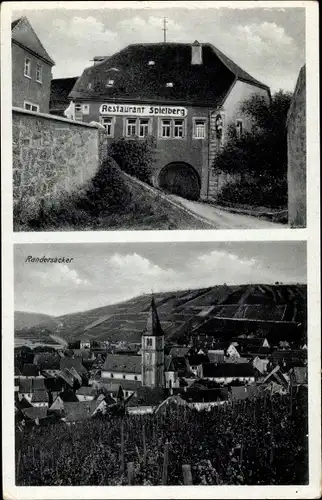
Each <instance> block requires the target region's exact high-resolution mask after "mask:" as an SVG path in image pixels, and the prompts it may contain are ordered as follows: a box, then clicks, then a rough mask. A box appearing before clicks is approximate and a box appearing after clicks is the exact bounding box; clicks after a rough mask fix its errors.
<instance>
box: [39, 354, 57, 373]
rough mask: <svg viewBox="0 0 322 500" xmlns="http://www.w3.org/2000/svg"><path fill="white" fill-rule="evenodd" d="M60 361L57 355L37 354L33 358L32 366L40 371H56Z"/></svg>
mask: <svg viewBox="0 0 322 500" xmlns="http://www.w3.org/2000/svg"><path fill="white" fill-rule="evenodd" d="M60 359H61V358H60V356H59V354H51V353H39V354H36V355H35V357H34V364H35V365H37V366H38V367H39V369H40V370H57V369H59V363H60Z"/></svg>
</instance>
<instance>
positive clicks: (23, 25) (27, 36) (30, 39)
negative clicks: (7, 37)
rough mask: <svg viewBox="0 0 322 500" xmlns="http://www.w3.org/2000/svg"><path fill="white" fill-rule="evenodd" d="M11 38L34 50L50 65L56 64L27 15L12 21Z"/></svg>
mask: <svg viewBox="0 0 322 500" xmlns="http://www.w3.org/2000/svg"><path fill="white" fill-rule="evenodd" d="M11 38H12V41H13V42H16V43H17V44H18V45H21V46H22V47H24V48H25V49H27V50H29V51H31V52H33V53H34V54H35V55H36V56H38V57H40V58H41V59H43V60H44V61H46V62H47V63H48V64H50V66H54V65H55V62H54V61H53V60H52V58H51V57H50V56H49V55H48V52H47V51H46V49H45V48H44V46H43V45H42V43H41V41H40V40H39V38H38V36H37V35H36V33H35V31H34V30H33V28H32V26H31V24H30V23H29V21H28V19H27V18H26V17H24V16H23V17H20V18H19V19H17V20H15V21H13V22H12V23H11Z"/></svg>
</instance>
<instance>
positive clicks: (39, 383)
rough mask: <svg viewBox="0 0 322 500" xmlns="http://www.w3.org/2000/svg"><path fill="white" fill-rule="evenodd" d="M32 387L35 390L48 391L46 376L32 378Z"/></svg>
mask: <svg viewBox="0 0 322 500" xmlns="http://www.w3.org/2000/svg"><path fill="white" fill-rule="evenodd" d="M32 389H33V391H46V385H45V379H44V378H34V379H32Z"/></svg>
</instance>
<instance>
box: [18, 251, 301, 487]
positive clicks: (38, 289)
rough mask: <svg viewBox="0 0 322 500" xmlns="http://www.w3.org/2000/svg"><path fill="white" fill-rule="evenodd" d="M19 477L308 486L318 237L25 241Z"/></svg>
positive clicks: (73, 482) (22, 480) (31, 480)
mask: <svg viewBox="0 0 322 500" xmlns="http://www.w3.org/2000/svg"><path fill="white" fill-rule="evenodd" d="M14 271H15V288H14V295H15V337H14V340H15V345H14V401H15V474H16V485H17V486H81V485H87V486H96V485H100V486H112V485H114V486H115V485H124V486H126V485H151V486H156V485H305V484H308V482H309V481H308V479H309V475H308V377H307V286H306V243H305V242H300V241H293V242H291V241H285V242H265V241H263V242H261V241H259V242H230V243H222V242H198V243H194V242H185V243H97V244H96V243H91V244H87V243H86V244H79V243H78V244H16V245H15V255H14Z"/></svg>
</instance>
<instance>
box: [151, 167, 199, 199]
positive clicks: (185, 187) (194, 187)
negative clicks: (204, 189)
mask: <svg viewBox="0 0 322 500" xmlns="http://www.w3.org/2000/svg"><path fill="white" fill-rule="evenodd" d="M158 185H159V187H160V188H161V189H164V191H168V192H169V193H173V194H176V195H178V196H182V197H183V198H187V199H189V200H198V199H199V197H200V187H201V183H200V177H199V175H198V173H197V172H196V170H195V169H194V168H193V167H192V166H191V165H189V164H188V163H184V162H173V163H169V164H168V165H166V166H165V167H163V168H162V170H161V171H160V174H159V179H158Z"/></svg>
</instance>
